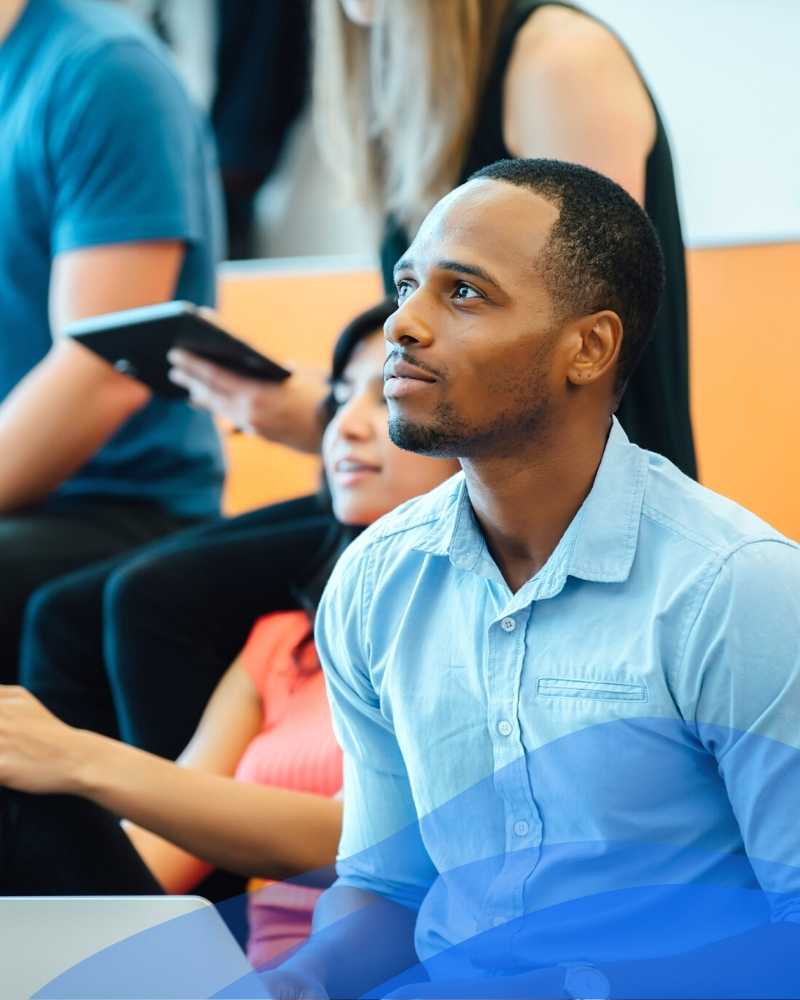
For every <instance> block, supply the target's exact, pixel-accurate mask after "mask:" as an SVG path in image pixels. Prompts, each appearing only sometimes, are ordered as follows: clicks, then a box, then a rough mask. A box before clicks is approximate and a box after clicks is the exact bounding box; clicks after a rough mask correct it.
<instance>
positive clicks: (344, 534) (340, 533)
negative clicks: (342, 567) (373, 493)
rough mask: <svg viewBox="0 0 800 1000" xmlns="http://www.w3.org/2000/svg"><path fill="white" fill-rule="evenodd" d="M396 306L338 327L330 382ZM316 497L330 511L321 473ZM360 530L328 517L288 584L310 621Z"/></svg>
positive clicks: (330, 411)
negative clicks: (311, 553)
mask: <svg viewBox="0 0 800 1000" xmlns="http://www.w3.org/2000/svg"><path fill="white" fill-rule="evenodd" d="M396 309H397V302H396V301H395V300H394V299H391V298H387V299H384V300H383V302H379V303H378V304H377V305H375V306H372V308H371V309H367V310H365V311H364V312H362V313H359V314H358V315H357V316H356V317H355V318H354V319H352V320H351V321H350V322H349V323H348V324H347V326H346V327H345V328H344V329H343V330H342V332H341V333H340V334H339V336H338V338H337V340H336V346H335V347H334V349H333V362H332V364H331V375H330V383H331V385H332V386H333V385H334V384H335V383H336V382H337V381H338V380H339V379H341V378H342V376H343V375H344V372H345V369H346V368H347V366H348V364H349V363H350V359H351V358H352V356H353V354H354V352H355V350H356V348H357V347H358V346H359V344H361V343H362V342H363V341H365V340H366V339H367V338H368V337H371V336H373V334H375V333H378V332H379V331H380V330H382V329H383V324H384V323H385V322H386V320H387V319H388V318H389V317H390V316H391V315H392V313H393V312H394V311H395V310H396ZM336 410H337V403H336V399H335V398H334V394H333V392H332V391H331V392H330V393H329V395H328V397H327V399H326V400H325V403H324V404H323V419H324V421H325V423H326V424H328V423H329V422H330V421H331V419H332V418H333V416H334V415H335V413H336ZM317 499H318V501H319V505H320V511H321V512H323V513H330V511H331V497H330V492H329V491H328V485H327V483H326V482H325V478H324V475H323V481H322V485H321V486H320V490H319V493H318V494H317ZM363 530H364V529H363V527H361V526H358V525H348V524H339V523H338V522H336V521H333V520H332V523H331V527H330V531H329V532H328V534H327V536H326V538H325V541H324V542H323V544H322V545H321V546H320V549H319V551H318V552H317V553H316V555H315V557H314V559H313V560H312V562H311V563H310V564H309V565H308V567H307V568H306V571H305V572H304V573H303V574H302V575H301V576H300V578H299V579H298V581H297V582H296V583H294V584H293V585H292V586H291V588H290V590H291V593H292V596H293V597H294V598H295V600H296V601H297V603H298V604H299V605H300V606H301V607H302V608H303V609H304V610H305V611H306V612H307V613H308V615H309V617H310V618H311V620H312V623H313V620H314V614H315V612H316V610H317V605H318V604H319V599H320V597H322V591H323V590H324V589H325V584H326V583H327V582H328V577H329V576H330V575H331V573H332V572H333V567H334V566H335V565H336V561H337V560H338V558H339V556H340V555H341V554H342V552H344V550H345V549H346V548H347V546H348V545H349V544H350V542H352V541H353V539H354V538H356V537H357V536H358V535H359V534H360V533H361V532H362V531H363ZM313 638H314V632H313V624H312V626H311V627H310V628H309V631H308V634H307V635H305V636H303V638H302V639H301V640H300V641H299V642H298V644H297V645H296V646H295V648H294V650H293V651H292V659H293V660H294V664H295V667H296V668H297V670H298V673H307V672H308V668H307V667H304V663H307V662H308V661H307V658H305V657H304V655H303V654H304V653H305V651H306V647H307V646H308V644H309V643H310V642H312V640H313ZM314 669H316V667H314Z"/></svg>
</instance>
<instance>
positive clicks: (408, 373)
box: [383, 358, 436, 382]
mask: <svg viewBox="0 0 800 1000" xmlns="http://www.w3.org/2000/svg"><path fill="white" fill-rule="evenodd" d="M383 378H384V381H388V380H389V379H391V378H411V379H417V380H419V381H420V382H435V381H436V376H435V375H432V374H431V373H430V372H427V371H425V370H424V369H423V368H418V367H417V366H416V365H412V364H410V363H409V362H408V361H403V360H402V359H401V358H389V360H388V361H387V362H386V367H385V368H384V370H383Z"/></svg>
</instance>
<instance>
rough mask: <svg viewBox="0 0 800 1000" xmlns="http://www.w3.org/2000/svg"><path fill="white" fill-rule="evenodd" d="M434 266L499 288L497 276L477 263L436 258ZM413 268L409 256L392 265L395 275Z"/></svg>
mask: <svg viewBox="0 0 800 1000" xmlns="http://www.w3.org/2000/svg"><path fill="white" fill-rule="evenodd" d="M434 267H436V268H437V270H439V271H454V272H456V273H457V274H471V275H474V277H476V278H481V279H482V280H483V281H486V282H488V283H489V284H490V285H494V287H495V288H500V287H501V285H500V282H499V281H498V280H497V278H494V277H492V275H491V274H489V272H488V271H487V270H485V269H484V268H482V267H479V266H478V265H477V264H465V263H464V262H463V261H460V260H449V259H444V260H437V261H436V264H435V265H434ZM406 269H408V270H412V271H413V269H414V262H413V260H412V259H411V258H410V257H403V258H402V260H399V261H398V262H397V263H396V264H395V266H394V274H395V276H396V275H397V273H398V271H404V270H406Z"/></svg>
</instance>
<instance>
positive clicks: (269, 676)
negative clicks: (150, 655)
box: [0, 302, 459, 966]
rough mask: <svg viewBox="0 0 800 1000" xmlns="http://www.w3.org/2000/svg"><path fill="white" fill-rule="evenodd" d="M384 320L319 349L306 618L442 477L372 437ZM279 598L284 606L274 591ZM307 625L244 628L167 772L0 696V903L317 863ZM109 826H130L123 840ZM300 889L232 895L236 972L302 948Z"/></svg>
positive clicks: (323, 843)
mask: <svg viewBox="0 0 800 1000" xmlns="http://www.w3.org/2000/svg"><path fill="white" fill-rule="evenodd" d="M392 309H393V304H392V303H388V302H387V303H384V304H382V305H380V306H377V307H375V308H374V309H371V310H368V311H367V312H365V313H362V314H361V315H360V316H358V317H356V319H354V320H353V321H352V322H351V323H350V324H349V325H348V326H347V327H346V329H345V330H344V331H343V333H342V335H341V337H340V339H339V341H338V344H337V347H336V351H335V353H334V359H333V376H332V379H331V384H332V392H331V398H330V400H329V406H328V410H329V413H330V414H331V415H332V419H331V420H330V422H329V423H328V426H327V429H326V430H325V437H324V442H323V458H324V464H325V471H326V476H327V484H328V489H329V491H330V496H331V501H332V506H333V511H334V514H335V515H336V519H337V522H338V525H337V526H336V530H334V531H332V532H329V533H328V537H327V538H326V539H325V544H324V545H323V546H321V547H320V549H321V551H319V553H318V556H319V559H318V565H317V567H316V569H315V571H314V575H313V576H312V577H311V578H310V579H305V577H306V576H307V568H306V567H305V566H304V565H303V563H304V562H305V561H306V560H301V561H300V562H299V563H298V565H297V567H296V573H297V575H298V577H299V578H300V579H301V580H303V583H302V585H301V589H302V592H303V595H304V604H306V605H307V606H308V607H309V610H310V609H312V608H313V607H314V605H315V603H316V599H317V598H318V597H319V593H320V592H321V590H322V587H323V586H324V584H325V582H326V580H327V577H328V575H329V573H330V571H331V570H332V569H333V565H334V562H335V559H336V556H337V554H338V553H339V552H341V551H342V550H343V549H344V548H345V547H346V545H347V544H348V543H349V541H351V540H352V539H353V538H354V537H355V535H356V534H358V531H359V530H360V527H361V526H363V525H366V524H370V523H371V522H373V521H375V520H376V519H377V518H379V517H380V516H381V515H383V514H385V513H387V512H388V511H390V510H392V509H393V508H394V507H396V506H397V505H398V504H401V503H403V502H404V501H406V500H409V499H411V498H412V497H414V496H417V495H418V494H420V493H424V492H425V491H427V490H431V489H433V488H434V487H436V486H438V485H440V484H441V483H443V482H444V481H445V479H447V478H448V476H450V475H453V474H454V473H455V472H457V471H458V469H459V466H458V463H457V462H455V461H453V460H445V459H433V458H428V457H425V456H421V455H415V454H414V453H412V452H409V451H403V450H401V449H400V448H398V447H396V446H395V445H394V444H392V442H391V441H390V439H389V428H388V422H387V419H386V403H385V400H384V398H383V363H384V341H383V336H382V324H383V322H384V321H385V320H386V318H387V317H388V316H389V315H390V314H391V312H392ZM284 590H285V591H286V592H287V599H286V603H285V604H284V608H291V607H292V604H293V601H292V600H290V599H289V596H288V591H289V590H290V581H289V580H286V581H285V582H284ZM311 617H313V616H312V615H310V614H309V613H308V612H307V611H306V610H300V609H297V608H292V610H281V611H276V612H273V613H271V614H269V615H266V616H264V617H262V618H261V619H260V620H259V621H258V622H257V623H256V625H255V627H254V628H253V630H252V632H251V635H250V638H249V640H248V642H247V644H246V646H245V648H244V649H243V650H242V651H241V653H240V654H239V655H238V656H237V657H236V659H235V661H234V662H233V664H231V666H230V667H229V668H228V670H227V671H226V673H225V674H224V676H223V677H222V678H221V680H220V682H219V684H218V685H217V687H216V689H215V690H214V693H213V695H212V696H211V698H210V700H209V702H208V705H207V706H206V709H205V712H204V713H203V716H202V719H201V720H200V722H199V724H198V726H197V729H196V732H195V734H194V736H193V737H192V739H191V741H190V742H189V745H188V746H187V747H186V749H185V750H184V753H183V754H182V756H181V759H180V761H179V762H178V764H175V763H173V762H172V761H169V760H165V759H163V758H161V757H158V756H156V755H153V754H149V753H144V752H142V751H141V750H139V749H136V748H134V747H130V746H127V745H125V744H124V743H120V742H118V741H116V740H111V739H108V738H107V737H105V736H101V735H99V734H97V733H93V732H89V731H86V730H82V729H80V728H76V727H73V726H69V725H66V724H65V723H64V722H62V721H60V720H59V719H57V718H56V717H55V716H53V715H52V714H50V712H48V711H47V709H46V708H44V707H43V706H42V704H41V703H40V702H39V701H38V700H37V699H36V698H35V697H34V695H32V694H30V693H29V692H27V691H25V690H23V689H22V688H18V687H3V686H0V895H6V894H12V895H16V894H25V895H29V894H37V895H49V894H59V895H61V894H64V893H67V894H76V893H86V894H96V893H108V892H124V893H145V894H147V893H154V892H156V893H158V892H160V891H162V889H165V890H167V891H169V892H186V891H188V890H190V889H192V888H194V887H195V886H196V885H197V884H198V883H199V882H200V881H201V880H202V879H204V878H205V877H206V876H207V875H208V874H209V873H210V872H211V871H213V869H214V868H215V867H221V868H224V869H227V870H228V871H230V872H236V873H237V874H240V875H244V876H248V877H249V876H262V877H265V878H270V879H281V878H286V877H288V876H291V875H297V874H302V873H306V872H312V871H313V872H315V874H319V873H317V872H316V870H317V869H319V868H324V867H326V866H329V865H332V864H333V862H334V857H335V853H336V845H337V843H338V840H339V834H340V830H341V803H340V802H339V801H338V800H337V799H336V798H335V797H334V796H335V794H336V793H337V792H338V790H339V789H340V788H341V786H342V755H341V751H340V749H339V747H338V746H337V744H336V741H335V739H334V735H333V730H332V726H331V719H330V711H329V707H328V701H327V698H326V695H325V685H324V682H323V677H322V673H321V671H320V665H319V660H318V659H317V656H316V651H315V647H314V643H313V635H312V622H311ZM152 696H153V697H160V692H159V691H158V690H153V691H152ZM3 786H6V787H7V788H8V789H14V791H6V790H5V789H4V788H3ZM24 793H33V794H24ZM117 816H124V817H127V818H128V819H129V820H131V821H133V823H131V824H127V826H126V833H127V836H126V833H123V832H122V830H121V829H120V826H119V823H118V822H117V819H116V817H117ZM318 895H319V891H318V890H315V889H314V888H311V887H308V886H305V885H302V886H300V885H283V884H278V885H275V886H270V887H268V888H267V889H266V890H265V891H264V892H262V893H256V894H253V895H251V896H250V898H249V899H248V903H249V917H250V928H249V931H250V937H249V949H248V953H249V955H250V958H251V961H252V962H253V964H254V965H256V966H261V965H264V964H266V963H268V962H270V961H272V960H273V959H275V958H276V957H277V956H278V955H281V954H282V953H284V952H285V951H286V950H287V949H288V948H291V947H293V946H294V945H297V944H298V943H300V942H301V941H302V940H304V938H305V937H306V936H307V934H308V931H309V929H310V925H311V912H312V909H313V906H314V903H315V902H316V899H317V897H318Z"/></svg>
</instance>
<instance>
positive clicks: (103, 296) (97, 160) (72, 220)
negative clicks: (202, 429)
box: [0, 38, 218, 514]
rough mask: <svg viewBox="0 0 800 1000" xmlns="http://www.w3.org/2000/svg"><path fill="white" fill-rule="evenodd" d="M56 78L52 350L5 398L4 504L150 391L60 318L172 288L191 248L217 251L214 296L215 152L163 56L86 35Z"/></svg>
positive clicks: (0, 496)
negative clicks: (78, 338)
mask: <svg viewBox="0 0 800 1000" xmlns="http://www.w3.org/2000/svg"><path fill="white" fill-rule="evenodd" d="M48 87H49V90H48V94H47V106H48V108H50V109H51V111H50V112H49V120H48V127H47V129H46V132H45V136H44V142H43V148H42V162H41V169H42V172H43V176H46V177H47V185H46V187H47V189H48V192H49V199H50V200H49V203H48V212H49V224H50V231H49V233H48V239H49V246H50V253H51V257H52V267H51V274H50V287H49V311H50V326H51V333H52V336H53V348H52V350H51V351H50V352H49V353H48V355H47V356H46V357H45V358H44V359H43V360H42V361H41V362H40V363H39V364H38V365H37V366H36V367H35V368H34V369H33V370H32V371H31V372H29V373H28V375H27V377H26V378H25V379H24V380H23V381H22V382H21V383H20V384H19V385H18V386H17V387H16V389H15V391H14V392H13V393H11V395H10V396H9V397H8V398H7V399H6V400H5V402H4V403H3V405H2V407H0V454H2V456H3V462H2V467H1V468H0V514H2V513H3V512H6V511H10V510H13V509H15V508H19V507H24V506H26V505H28V504H31V503H34V502H36V501H38V500H41V499H42V498H43V497H45V496H46V495H47V494H48V493H49V492H50V491H51V490H53V489H54V488H56V487H57V486H58V485H60V483H61V482H63V480H65V479H66V478H68V477H69V476H70V475H72V474H73V473H74V472H75V471H76V470H77V469H79V468H80V467H81V466H82V465H83V464H84V463H85V462H86V461H87V460H88V459H89V458H90V457H91V456H92V454H93V453H94V452H96V451H97V449H98V448H100V447H102V445H103V444H104V443H105V442H106V441H107V440H108V439H109V438H110V437H111V436H112V435H113V434H114V432H115V431H116V430H117V429H118V428H119V427H120V426H121V425H122V424H123V423H124V422H125V421H126V420H127V419H128V418H129V417H130V416H131V415H133V414H134V413H135V412H136V411H137V410H138V409H139V408H140V407H142V406H143V405H144V404H145V403H146V402H147V401H148V399H149V398H150V397H149V391H148V390H147V389H146V388H145V387H144V386H143V385H141V384H140V383H138V382H135V381H134V380H133V379H130V378H128V377H126V376H124V375H121V374H120V373H118V372H116V371H115V370H114V369H113V368H112V366H110V365H108V364H107V363H106V362H104V361H101V360H100V359H99V358H97V357H96V356H95V355H94V354H92V353H91V352H90V351H89V350H87V349H85V348H83V347H81V346H79V345H78V344H75V343H73V342H70V341H66V340H65V339H64V338H63V337H61V330H62V328H63V326H64V324H65V323H67V322H68V321H70V320H74V319H80V318H83V317H85V316H90V315H93V314H97V313H102V312H107V311H114V310H118V309H124V308H128V307H132V306H140V305H149V304H152V303H155V302H160V301H165V300H168V299H171V298H173V296H174V294H175V290H176V287H177V284H178V276H179V275H180V274H181V271H182V267H183V263H184V257H185V255H186V254H187V253H189V252H191V253H192V254H193V255H194V256H195V257H197V259H198V261H202V260H206V262H207V267H206V271H207V276H206V277H205V278H203V279H201V278H200V276H199V274H198V280H197V282H196V283H195V287H196V289H197V291H196V294H197V295H198V297H200V298H201V300H202V301H201V302H200V304H203V305H209V304H211V303H212V301H213V294H214V289H213V274H212V270H211V264H210V262H211V259H212V258H213V257H214V256H215V254H216V251H217V249H218V247H217V238H216V237H217V235H218V232H217V230H218V227H217V225H216V222H215V215H214V213H213V211H212V198H211V195H210V189H211V186H212V180H213V178H212V176H211V175H210V173H208V172H207V171H208V169H209V168H210V164H211V160H210V159H207V157H206V154H205V147H204V143H203V140H202V130H201V127H200V124H199V122H198V119H197V113H196V111H195V110H194V108H193V107H192V105H191V102H190V101H189V99H188V97H187V95H186V94H185V92H184V90H183V88H182V86H181V84H180V82H179V80H178V78H177V76H176V75H175V73H174V72H173V71H171V70H170V69H169V67H168V65H167V63H166V61H165V60H164V59H163V58H162V57H161V56H160V55H159V54H158V53H156V52H154V51H152V50H151V49H150V48H149V47H148V46H147V45H146V44H144V43H143V42H142V41H140V40H138V39H136V38H129V39H118V40H114V41H112V42H109V43H108V44H104V45H102V46H97V45H92V44H91V42H90V41H87V45H86V46H80V47H76V48H75V50H74V51H73V52H72V53H71V54H70V55H69V57H68V58H66V59H65V60H64V61H63V62H62V64H60V65H59V67H58V69H57V71H56V72H55V73H54V74H53V78H52V80H50V81H48ZM42 306H44V303H42ZM8 335H9V336H15V337H19V338H25V337H26V336H27V335H28V331H26V330H14V331H9V333H8Z"/></svg>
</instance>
